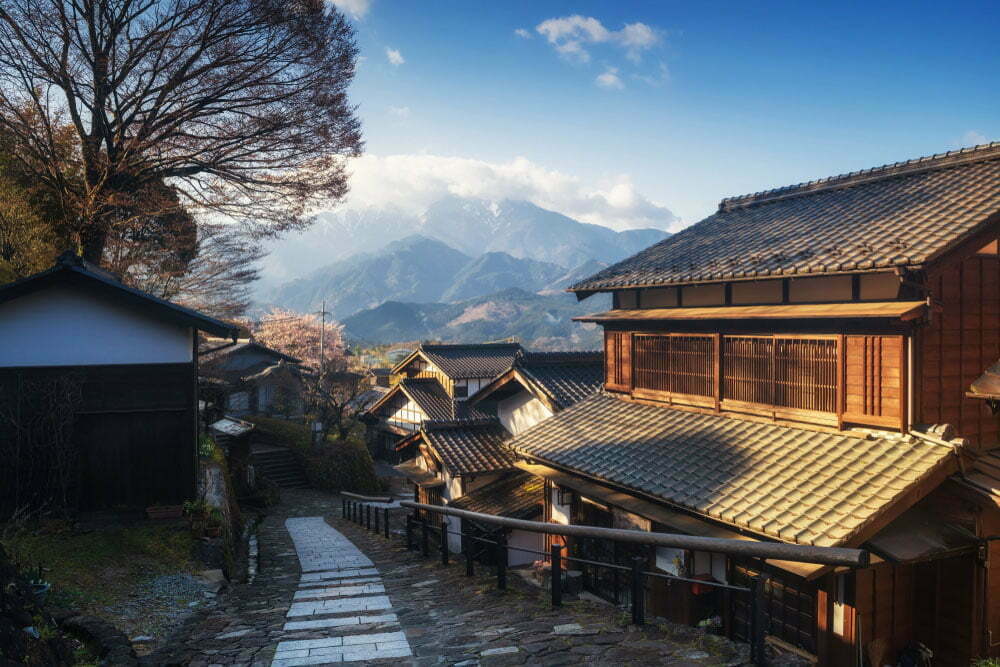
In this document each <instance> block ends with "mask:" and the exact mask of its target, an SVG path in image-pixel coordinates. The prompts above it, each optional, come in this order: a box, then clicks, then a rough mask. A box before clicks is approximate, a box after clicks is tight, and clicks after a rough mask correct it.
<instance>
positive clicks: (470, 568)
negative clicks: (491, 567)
mask: <svg viewBox="0 0 1000 667" xmlns="http://www.w3.org/2000/svg"><path fill="white" fill-rule="evenodd" d="M464 542H465V544H464V545H463V547H464V548H463V549H462V550H463V551H464V552H465V576H467V577H471V576H473V575H475V574H476V572H475V566H474V565H473V564H472V539H471V537H470V538H469V539H467V540H465V541H464Z"/></svg>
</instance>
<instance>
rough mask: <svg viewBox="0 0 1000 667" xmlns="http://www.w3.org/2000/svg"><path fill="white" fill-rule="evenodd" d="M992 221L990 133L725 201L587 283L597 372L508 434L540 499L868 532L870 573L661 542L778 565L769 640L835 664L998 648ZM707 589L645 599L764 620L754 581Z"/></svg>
mask: <svg viewBox="0 0 1000 667" xmlns="http://www.w3.org/2000/svg"><path fill="white" fill-rule="evenodd" d="M998 239H1000V144H991V145H988V146H982V147H978V148H976V149H966V150H962V151H956V152H952V153H948V154H942V155H938V156H933V157H928V158H922V159H919V160H910V161H908V162H903V163H897V164H893V165H888V166H885V167H878V168H874V169H869V170H865V171H861V172H856V173H852V174H847V175H843V176H836V177H832V178H827V179H823V180H820V181H815V182H810V183H804V184H800V185H795V186H789V187H785V188H780V189H777V190H771V191H768V192H762V193H757V194H753V195H747V196H743V197H734V198H729V199H725V200H723V201H722V202H721V203H720V205H719V209H718V211H717V212H716V213H715V214H714V215H712V216H709V217H708V218H706V219H705V220H702V221H701V222H699V223H697V224H695V225H693V226H691V227H689V228H687V229H685V230H684V231H682V232H680V233H678V234H676V235H674V236H672V237H670V238H669V239H666V240H664V241H662V242H660V243H658V244H656V245H654V246H652V247H650V248H648V249H646V250H644V251H642V252H640V253H639V254H637V255H635V256H633V257H631V258H628V259H626V260H624V261H622V262H620V263H618V264H616V265H613V266H611V267H608V268H607V269H604V270H602V271H601V272H599V273H597V274H596V275H594V276H592V277H590V278H588V279H586V280H584V281H582V282H580V283H578V284H576V285H574V286H573V287H571V288H570V290H571V291H573V292H575V293H576V294H577V296H578V297H579V298H581V299H582V298H586V297H587V296H589V295H591V294H595V293H599V292H606V293H607V292H610V293H611V294H613V304H614V306H613V310H611V311H608V312H603V313H597V314H594V315H590V316H587V317H583V318H579V319H581V320H582V321H586V322H596V323H598V324H600V325H602V326H603V327H604V329H605V382H604V392H603V393H601V394H599V395H596V396H593V397H591V398H588V399H585V400H583V401H581V402H579V403H577V404H576V405H574V406H572V407H569V408H567V409H565V410H562V411H560V412H558V413H557V414H555V415H554V416H552V417H551V418H549V419H547V420H545V421H542V422H540V423H539V424H537V425H535V426H534V427H532V428H529V429H527V430H526V431H524V432H521V433H520V434H519V435H518V436H517V437H516V438H515V439H514V440H513V443H512V445H513V447H514V448H515V449H516V451H517V452H518V453H519V454H520V455H521V456H523V457H524V459H525V461H523V462H521V463H519V466H520V467H522V468H523V469H524V470H526V471H529V472H531V473H532V474H535V475H539V476H542V477H544V478H545V479H546V508H545V516H546V520H549V521H555V522H562V523H589V524H592V525H613V526H618V527H633V528H637V529H640V530H654V531H668V532H683V533H688V534H694V535H706V536H719V537H733V538H738V539H752V540H769V541H784V542H792V543H799V544H810V545H820V546H849V547H861V548H865V549H868V550H869V551H870V552H871V553H872V554H873V564H872V566H871V567H869V568H865V569H861V570H856V571H846V570H834V569H831V568H829V567H823V566H811V565H805V564H801V563H786V562H756V561H738V560H732V559H726V558H723V557H720V556H718V555H713V554H707V553H696V552H670V551H669V550H659V551H657V552H656V553H649V554H647V557H648V558H649V564H650V567H656V568H658V569H660V570H662V571H664V572H667V573H674V574H677V573H684V574H686V575H688V576H695V577H699V578H712V579H714V580H717V581H721V582H735V583H740V582H744V581H746V580H747V575H748V574H749V573H755V572H766V573H768V574H770V575H771V583H770V584H769V586H768V592H769V596H770V597H769V600H770V603H769V605H768V607H767V617H768V623H769V627H768V633H769V636H770V639H771V640H772V641H773V642H774V643H775V644H778V645H783V646H786V647H794V649H795V650H798V651H800V652H802V651H804V652H806V653H808V654H810V655H813V656H815V657H816V659H817V660H818V661H819V662H820V663H821V664H826V665H849V664H858V665H860V664H871V665H883V664H895V663H896V660H897V657H898V656H899V655H900V653H901V652H902V651H903V650H905V649H906V648H907V647H908V646H909V645H910V644H911V643H913V642H921V643H923V644H924V645H926V646H927V647H929V648H930V649H931V650H932V651H933V652H934V656H935V657H934V664H935V665H968V664H969V661H970V659H972V658H974V657H977V656H997V655H1000V596H998V592H1000V576H998V573H1000V567H998V566H997V563H998V561H1000V555H998V554H1000V541H998V539H997V538H998V536H1000V507H998V504H997V498H998V495H997V489H998V488H1000V481H998V480H1000V476H998V475H1000V467H997V463H998V462H1000V458H997V457H995V454H994V453H993V452H991V450H994V449H995V448H997V446H998V445H1000V442H998V421H997V418H996V417H995V416H994V415H993V414H992V413H991V411H990V410H989V409H988V407H987V406H986V405H985V404H984V402H983V401H982V400H977V398H976V397H975V396H970V395H967V388H968V387H969V386H970V384H972V383H973V381H974V380H976V378H977V377H978V376H979V375H980V374H981V373H982V372H983V371H984V370H985V369H986V368H987V367H988V366H989V365H990V364H992V363H993V362H995V361H996V359H997V358H998V356H1000V255H998ZM573 548H574V549H575V550H576V552H577V553H582V555H585V556H591V557H597V556H601V555H602V554H601V553H599V552H601V551H602V550H603V551H606V552H608V553H605V554H603V555H604V556H605V557H613V555H612V554H611V553H610V547H609V546H608V545H593V544H583V543H577V544H574V545H573ZM696 588H697V590H695V589H696ZM706 590H707V589H706V588H705V587H701V588H698V587H694V586H685V585H681V586H678V585H673V586H668V585H665V584H663V583H660V582H658V583H655V584H652V585H651V586H650V588H649V589H648V590H647V597H648V605H649V609H650V610H651V611H652V612H653V613H657V614H661V615H665V616H668V617H671V618H675V619H677V620H681V621H685V622H697V621H699V620H702V619H704V618H707V617H718V618H719V619H720V620H721V622H722V623H723V625H724V627H725V629H726V631H727V632H729V633H730V634H732V635H734V636H737V637H741V636H743V637H745V636H746V632H747V629H748V625H747V607H746V605H745V603H744V602H741V600H739V599H737V598H727V597H726V596H714V595H712V594H707V593H706ZM597 592H598V593H600V592H601V591H600V590H598V591H597Z"/></svg>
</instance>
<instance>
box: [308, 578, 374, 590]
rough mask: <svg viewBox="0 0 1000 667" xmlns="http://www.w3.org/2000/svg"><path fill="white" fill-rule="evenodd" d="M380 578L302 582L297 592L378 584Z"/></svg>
mask: <svg viewBox="0 0 1000 667" xmlns="http://www.w3.org/2000/svg"><path fill="white" fill-rule="evenodd" d="M380 583H382V577H354V578H352V579H330V580H327V581H304V582H299V590H300V591H301V590H313V589H316V588H333V587H338V586H339V587H348V586H358V585H360V584H380Z"/></svg>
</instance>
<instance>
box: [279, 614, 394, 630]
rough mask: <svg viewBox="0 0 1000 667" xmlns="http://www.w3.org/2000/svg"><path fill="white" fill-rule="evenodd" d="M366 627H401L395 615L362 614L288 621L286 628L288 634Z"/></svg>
mask: <svg viewBox="0 0 1000 667" xmlns="http://www.w3.org/2000/svg"><path fill="white" fill-rule="evenodd" d="M366 625H399V619H398V618H396V615H395V614H361V615H359V616H332V617H327V618H310V619H307V620H304V621H288V622H287V623H285V625H284V628H282V629H283V630H284V631H286V632H293V631H296V630H324V629H327V628H341V631H342V632H346V631H347V630H348V629H350V628H354V627H360V626H366Z"/></svg>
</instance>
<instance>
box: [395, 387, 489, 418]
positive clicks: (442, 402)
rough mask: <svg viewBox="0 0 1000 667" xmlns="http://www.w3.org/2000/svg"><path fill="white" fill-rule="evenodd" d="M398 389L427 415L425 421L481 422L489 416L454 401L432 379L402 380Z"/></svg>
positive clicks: (463, 403)
mask: <svg viewBox="0 0 1000 667" xmlns="http://www.w3.org/2000/svg"><path fill="white" fill-rule="evenodd" d="M399 384H400V389H402V390H403V392H404V393H405V394H406V395H407V396H409V397H410V398H412V399H413V400H414V402H415V403H416V404H417V405H419V406H420V409H421V410H423V411H424V413H425V414H426V415H427V419H429V420H431V421H439V422H459V421H483V420H487V419H491V417H490V415H488V414H486V413H485V412H482V411H480V410H479V409H477V408H474V407H471V406H468V405H466V404H465V402H464V401H456V400H454V399H452V398H451V396H449V395H448V392H446V391H445V390H444V387H442V386H441V384H440V383H439V382H438V381H437V380H435V379H434V378H404V379H403V380H401V381H400V383H399Z"/></svg>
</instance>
